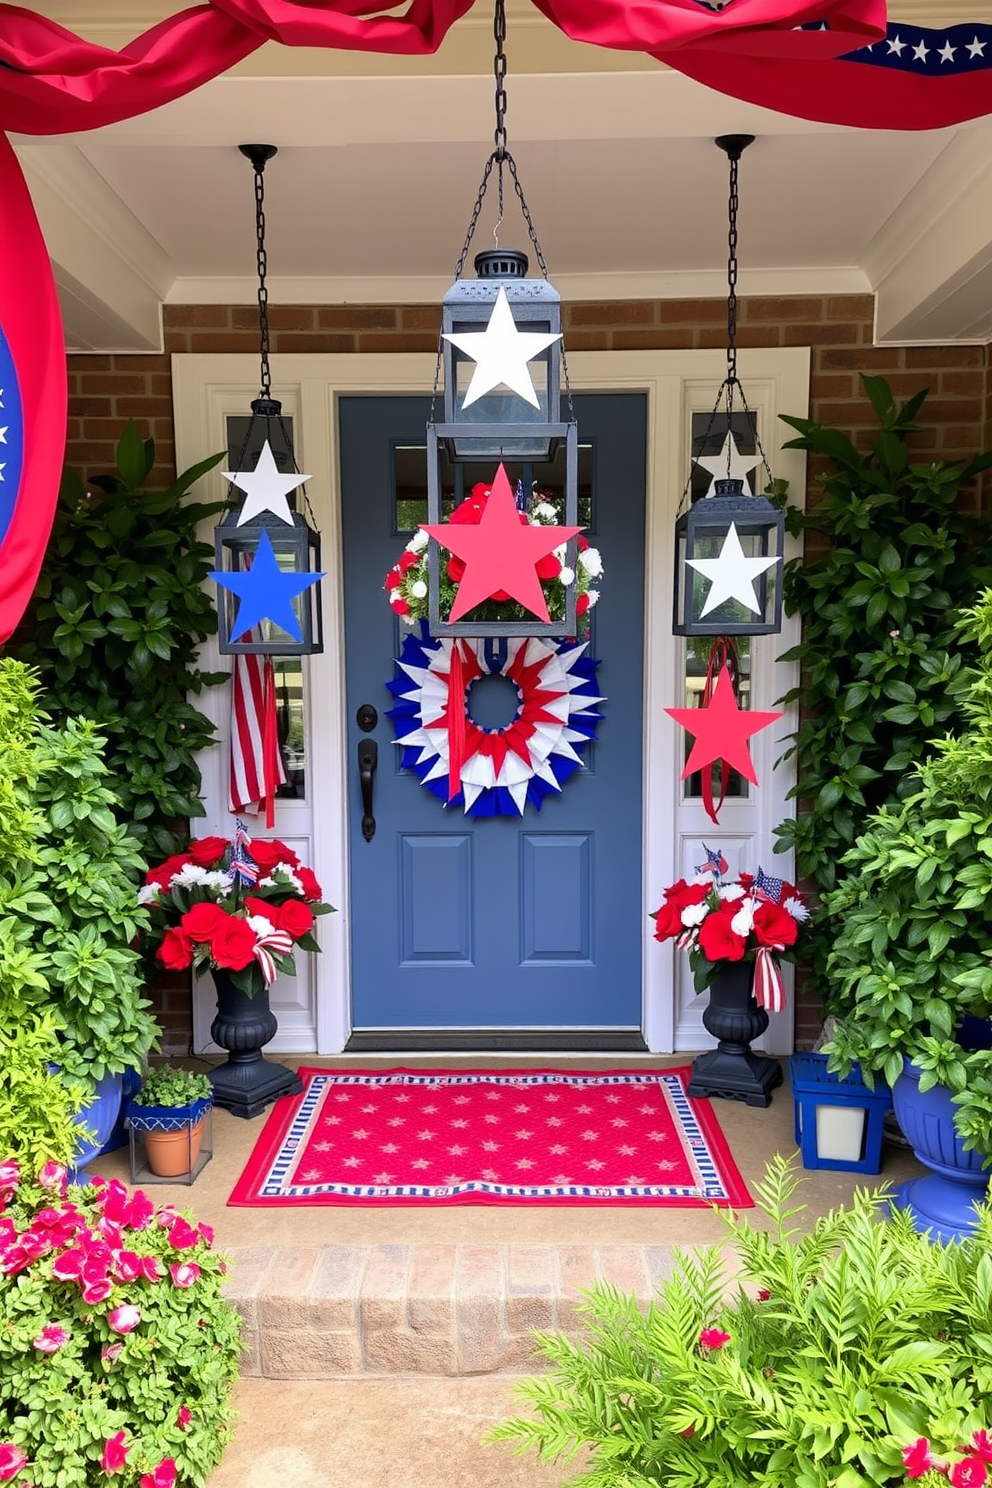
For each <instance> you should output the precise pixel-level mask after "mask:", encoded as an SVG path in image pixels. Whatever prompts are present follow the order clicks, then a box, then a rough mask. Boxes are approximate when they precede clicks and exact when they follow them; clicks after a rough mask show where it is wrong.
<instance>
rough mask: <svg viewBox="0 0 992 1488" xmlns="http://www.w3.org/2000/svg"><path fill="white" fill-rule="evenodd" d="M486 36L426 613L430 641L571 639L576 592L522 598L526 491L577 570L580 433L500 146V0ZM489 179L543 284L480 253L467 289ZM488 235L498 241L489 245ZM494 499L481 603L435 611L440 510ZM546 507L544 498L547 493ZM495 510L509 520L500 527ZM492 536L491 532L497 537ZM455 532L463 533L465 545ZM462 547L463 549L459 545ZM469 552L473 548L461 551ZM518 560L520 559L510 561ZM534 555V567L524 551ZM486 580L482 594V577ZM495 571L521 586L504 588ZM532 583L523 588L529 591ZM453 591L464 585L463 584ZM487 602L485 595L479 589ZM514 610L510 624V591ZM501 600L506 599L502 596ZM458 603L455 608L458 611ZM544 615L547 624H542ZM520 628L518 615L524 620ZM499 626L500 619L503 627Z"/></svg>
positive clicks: (443, 558) (526, 577)
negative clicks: (486, 106)
mask: <svg viewBox="0 0 992 1488" xmlns="http://www.w3.org/2000/svg"><path fill="white" fill-rule="evenodd" d="M493 30H494V36H495V40H496V56H495V62H494V72H495V76H496V130H495V141H496V148H495V149H494V150H493V152H492V154H491V155H490V157H489V159H488V161H487V162H486V167H485V172H484V174H483V178H482V184H481V186H480V188H479V193H478V197H477V199H476V203H475V210H474V212H473V214H472V218H471V221H470V224H469V228H468V233H467V235H466V239H465V244H464V246H463V248H462V252H461V257H460V258H459V260H458V265H457V267H456V269H455V282H454V284H453V285H452V286H451V288H450V289H449V290H448V292H447V293H446V294H445V296H444V300H443V304H442V312H441V340H440V343H439V349H438V369H437V378H436V381H435V388H436V386H437V382H438V381H439V380H440V375H441V371H442V367H443V372H444V422H443V423H435V422H434V407H433V404H432V407H431V418H430V422H429V423H428V427H427V512H428V521H427V523H426V524H425V529H424V530H425V531H427V532H428V534H429V536H430V539H431V541H430V548H429V551H428V561H427V576H428V603H429V615H430V619H429V624H430V629H431V634H432V635H436V636H444V635H451V636H490V637H498V636H511V635H512V636H532V635H533V636H572V635H575V632H576V586H575V584H574V582H573V583H572V584H571V586H570V587H568V586H564V585H563V586H562V593H561V595H559V596H558V602H557V607H556V609H555V612H554V613H552V611H551V610H550V609H549V608H548V606H547V605H546V604H545V603H544V601H543V600H541V599H540V593H538V595H537V598H536V600H535V602H534V604H533V606H531V605H530V604H528V602H527V601H526V600H525V599H521V596H522V595H523V594H525V593H526V592H527V591H528V589H533V588H535V587H536V586H537V581H536V579H534V570H535V565H536V564H537V563H538V562H539V558H540V555H538V554H537V552H536V549H537V539H536V538H535V536H534V534H533V531H528V532H527V533H526V534H525V536H524V537H521V536H520V534H519V532H518V531H515V530H514V527H515V525H518V524H519V523H520V522H522V521H523V520H524V518H526V517H527V516H528V515H529V512H530V503H531V497H532V493H533V492H534V491H535V489H539V488H540V487H541V486H542V485H547V486H550V487H551V488H552V492H553V499H554V503H555V505H556V506H557V521H556V524H555V525H551V526H547V525H546V526H545V527H544V528H543V531H544V532H545V534H546V535H547V536H548V539H549V541H548V542H547V546H546V549H545V552H546V553H550V552H551V551H552V550H555V549H556V550H558V551H559V552H560V551H561V549H562V548H563V549H564V560H563V562H562V563H561V564H560V567H561V571H562V572H565V571H566V570H567V571H570V572H571V573H572V574H573V575H574V573H575V568H576V560H577V553H578V545H577V541H576V536H577V534H578V532H579V530H580V529H579V526H578V520H577V515H578V431H577V427H576V424H575V419H574V417H573V414H572V400H571V394H570V392H569V391H568V385H567V375H566V376H565V382H566V398H567V405H568V406H567V417H566V418H565V419H563V418H562V413H561V381H562V376H563V373H564V368H565V364H564V353H563V349H562V333H561V297H560V295H559V294H558V291H557V290H556V289H555V288H554V286H553V285H552V284H551V282H550V280H549V278H548V267H547V264H546V262H545V259H544V254H543V252H542V250H541V245H540V243H539V241H538V238H537V234H536V232H535V230H534V224H533V222H532V220H531V215H530V211H529V209H528V207H527V203H526V200H525V199H524V194H523V189H522V187H521V185H520V181H519V178H518V175H517V167H516V163H515V161H514V159H513V156H512V155H511V154H510V151H509V150H508V149H507V145H506V124H505V112H506V91H505V88H504V86H503V82H504V79H505V75H506V56H505V53H504V51H503V42H504V40H505V37H506V16H505V7H504V0H496V3H495V20H494V28H493ZM494 169H495V172H496V178H497V182H498V195H499V222H498V223H497V231H498V228H499V225H500V223H502V220H503V197H504V172H506V171H508V172H509V174H510V176H511V177H512V181H513V186H514V190H515V192H516V195H517V198H518V200H519V202H520V206H521V210H522V212H523V216H524V220H525V222H526V224H527V229H528V233H529V235H530V241H531V244H532V245H533V248H534V252H535V256H536V258H537V262H538V265H539V267H540V269H541V276H542V277H541V278H533V279H532V278H528V277H527V269H528V262H529V261H528V257H527V255H526V254H525V253H521V252H519V251H517V250H515V249H503V248H499V247H496V248H494V249H490V250H488V251H486V252H483V253H478V254H477V255H476V256H475V260H474V262H475V270H476V278H475V279H464V278H463V277H462V270H463V268H464V266H465V262H466V260H467V258H468V253H469V249H470V247H471V243H472V238H473V236H474V233H475V227H476V223H477V222H478V219H479V213H480V212H481V210H482V205H483V201H484V198H485V195H486V189H487V186H488V183H489V179H490V175H491V174H492V172H493V171H494ZM494 236H495V234H494ZM507 485H508V486H509V489H510V491H511V492H513V493H514V497H513V499H514V501H515V504H516V509H517V513H518V517H517V519H516V523H515V522H514V519H513V518H512V517H510V516H508V515H507V512H508V509H509V508H508V498H507V497H506V494H505V488H506V486H507ZM480 486H481V487H482V488H483V489H485V490H486V491H487V492H488V491H490V490H491V491H492V493H493V494H492V496H491V497H487V500H488V501H489V502H490V503H491V506H492V509H491V510H490V509H489V508H488V507H487V510H486V513H485V515H484V516H483V518H482V523H480V526H481V525H483V524H484V525H486V527H487V530H488V531H491V533H492V539H493V541H492V548H491V550H490V551H489V552H487V553H485V554H483V555H482V556H481V557H474V558H473V559H472V560H470V561H473V562H474V564H475V566H474V568H473V571H472V592H473V594H476V595H478V596H479V600H480V602H479V603H473V604H472V606H471V607H470V608H469V609H468V611H467V612H466V609H465V605H464V598H465V594H464V592H460V594H459V596H458V597H456V600H455V602H454V603H453V604H449V605H443V604H442V594H441V588H442V586H441V571H442V565H444V568H445V572H446V573H449V574H450V572H451V563H450V559H449V557H448V553H453V554H455V555H456V559H457V561H459V562H460V561H461V559H460V558H458V555H457V549H456V548H455V546H454V543H453V544H452V546H451V547H450V548H449V549H448V552H443V551H442V550H443V549H445V547H446V543H445V538H446V537H447V536H448V531H447V529H448V528H449V526H450V529H451V533H452V536H453V537H454V536H455V535H456V526H457V525H458V520H459V519H458V518H457V517H456V522H455V523H454V524H448V523H445V522H444V521H443V516H444V514H445V512H446V510H450V509H451V508H458V507H459V506H460V504H461V503H462V502H463V501H464V500H465V498H466V497H467V496H468V495H469V493H470V492H471V491H473V490H475V489H478V488H479V487H480ZM541 494H542V500H546V499H547V498H546V497H545V496H544V493H543V492H542V493H541ZM497 507H498V508H499V510H500V511H501V512H502V513H503V515H504V518H505V520H504V521H503V523H502V525H500V524H499V523H498V522H497V521H496V509H497ZM498 529H499V530H498ZM463 533H464V527H462V528H461V529H460V532H459V534H457V535H463ZM463 545H464V544H463ZM469 546H472V544H471V543H470V544H469ZM516 549H518V550H519V551H517V552H514V550H516ZM532 553H533V554H534V556H533V557H531V556H530V555H531V554H532ZM483 570H484V571H485V573H486V574H491V576H492V584H491V586H490V587H488V588H486V587H485V582H484V579H483V578H482V577H479V575H480V573H481V572H482V571H483ZM500 574H508V575H509V576H510V578H511V579H515V580H516V581H517V587H516V588H515V589H514V587H513V585H512V584H511V583H510V582H507V583H503V582H499V581H498V580H499V575H500ZM528 581H532V582H528ZM459 582H460V584H463V583H465V580H461V581H459ZM483 591H484V592H483ZM507 593H510V594H511V603H513V604H514V605H515V606H517V608H518V613H516V614H515V615H514V616H512V617H510V616H506V612H507V600H506V594H507ZM501 595H502V596H503V598H502V599H501V598H500V596H501ZM460 601H462V603H461V605H460V603H459V602H460ZM542 611H543V613H542ZM524 614H525V615H526V618H521V616H522V615H524ZM504 616H506V618H503V617H504Z"/></svg>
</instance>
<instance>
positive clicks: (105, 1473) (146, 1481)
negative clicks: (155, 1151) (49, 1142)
mask: <svg viewBox="0 0 992 1488" xmlns="http://www.w3.org/2000/svg"><path fill="white" fill-rule="evenodd" d="M212 1241H213V1235H212V1234H211V1231H210V1228H209V1226H207V1225H196V1224H195V1223H194V1222H193V1221H192V1220H191V1219H190V1218H189V1217H188V1216H184V1215H181V1214H177V1213H176V1211H175V1210H173V1209H169V1208H165V1209H159V1210H156V1208H155V1206H154V1204H153V1203H152V1201H151V1200H150V1199H149V1198H148V1197H147V1196H146V1195H145V1194H144V1193H142V1192H141V1191H140V1190H136V1191H134V1192H133V1193H132V1192H130V1191H129V1190H128V1189H127V1188H126V1187H125V1186H124V1184H122V1183H119V1182H117V1181H116V1180H113V1181H111V1182H109V1183H107V1182H104V1181H103V1180H102V1179H100V1178H95V1179H93V1180H92V1182H90V1183H88V1184H86V1185H85V1186H84V1187H72V1188H70V1187H68V1186H67V1183H66V1170H65V1168H64V1167H62V1166H60V1165H59V1164H57V1163H54V1162H50V1163H46V1164H45V1166H44V1167H43V1168H42V1170H41V1172H40V1174H39V1175H38V1178H37V1179H35V1180H32V1179H30V1178H29V1177H27V1176H25V1175H24V1174H22V1173H21V1172H20V1170H19V1168H18V1165H17V1163H16V1162H6V1163H0V1484H3V1483H11V1484H13V1485H14V1488H97V1485H101V1488H194V1485H196V1488H199V1485H202V1484H204V1483H205V1482H206V1479H207V1476H208V1474H209V1473H210V1471H211V1469H212V1468H213V1467H215V1466H216V1464H217V1462H218V1461H219V1459H220V1456H221V1452H222V1451H223V1446H224V1442H225V1440H226V1437H227V1433H228V1429H229V1423H230V1421H231V1418H232V1413H231V1410H230V1406H229V1394H230V1389H231V1385H232V1383H233V1382H234V1380H235V1378H236V1375H237V1358H238V1351H239V1342H238V1335H239V1321H238V1318H237V1315H236V1313H235V1312H234V1310H233V1308H232V1307H231V1306H230V1305H229V1304H228V1303H226V1302H225V1301H224V1299H223V1297H222V1296H221V1294H220V1283H221V1279H222V1276H223V1271H224V1264H223V1261H222V1260H221V1258H220V1257H219V1256H218V1255H217V1254H216V1252H215V1251H214V1250H213V1249H212Z"/></svg>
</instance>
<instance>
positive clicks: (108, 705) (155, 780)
mask: <svg viewBox="0 0 992 1488" xmlns="http://www.w3.org/2000/svg"><path fill="white" fill-rule="evenodd" d="M222 459H223V454H218V455H214V456H212V457H211V458H210V459H208V460H203V461H201V462H200V464H198V465H194V466H193V467H192V468H191V469H189V470H187V471H184V473H183V474H182V475H180V477H179V478H178V480H176V481H175V482H174V483H173V484H172V485H171V486H169V487H168V489H166V490H162V489H152V490H145V489H143V487H144V483H145V482H146V480H147V479H148V476H149V475H150V474H151V471H152V469H153V467H154V463H155V445H154V442H153V441H152V440H150V439H148V440H144V441H143V440H142V439H141V437H140V436H139V434H138V431H137V429H136V427H135V425H134V423H133V422H132V423H129V424H128V426H127V428H126V429H125V430H124V434H123V436H122V438H121V441H120V443H119V445H118V448H117V472H116V474H114V475H109V476H106V477H104V476H100V477H97V478H96V479H94V480H93V481H91V482H90V486H89V487H88V488H87V487H85V486H84V485H83V483H82V481H81V480H80V479H79V477H78V476H76V475H74V474H73V473H72V472H71V471H66V472H65V475H64V477H63V482H62V490H61V493H60V498H59V506H58V511H57V514H56V518H55V525H54V528H53V532H52V538H51V542H50V544H49V548H48V552H47V554H46V557H45V563H44V566H43V569H42V575H41V579H40V581H39V584H38V587H37V589H36V590H35V594H34V597H33V599H32V602H31V604H30V606H29V608H28V612H27V615H26V616H25V620H24V623H23V624H22V626H21V628H20V630H19V632H18V634H17V636H16V637H15V639H14V642H13V643H12V645H11V646H10V647H9V648H8V650H9V652H10V654H11V655H14V656H17V657H19V658H20V659H21V660H23V661H28V662H30V663H32V664H33V665H35V666H36V667H37V668H38V674H39V676H40V678H41V681H42V687H43V694H42V699H41V701H42V706H43V707H45V708H46V709H47V710H48V711H49V712H50V713H51V714H52V716H53V717H54V718H58V719H60V718H71V717H76V718H89V719H92V720H93V721H94V722H95V723H96V725H97V727H98V729H99V732H100V733H101V735H103V737H104V738H105V739H106V740H107V753H106V759H107V764H108V766H109V768H110V770H111V772H112V774H113V775H114V776H115V778H116V779H117V781H118V784H119V802H118V803H116V806H115V810H116V811H117V814H118V816H119V819H120V820H121V821H122V822H125V823H126V824H127V825H128V827H129V830H130V833H131V835H132V836H135V837H137V838H138V839H139V841H141V842H142V844H143V846H144V847H145V852H146V855H147V856H154V855H155V854H157V853H159V852H173V851H175V849H176V848H177V846H178V845H179V843H180V841H181V840H183V838H182V830H183V829H182V827H181V826H180V825H179V822H180V819H183V818H190V817H196V816H202V815H203V807H202V805H201V802H200V799H199V791H200V784H201V780H200V771H199V768H198V766H197V762H196V754H197V752H198V751H199V750H201V749H203V748H205V747H206V745H208V744H210V743H211V742H212V740H213V733H214V730H213V725H212V724H211V722H210V720H209V719H207V718H206V717H205V716H204V715H203V714H202V713H201V712H199V711H198V710H197V709H196V708H195V707H193V706H192V705H191V703H190V702H189V701H188V697H189V696H190V695H194V694H198V693H200V692H202V691H203V689H204V688H205V687H207V686H209V685H211V684H213V683H217V682H221V681H226V680H227V673H226V672H225V673H212V672H204V671H201V670H200V669H199V666H198V664H197V652H198V649H199V646H200V644H201V643H202V642H203V641H204V640H205V639H206V638H207V637H208V636H210V635H213V634H214V632H215V631H216V629H217V616H216V608H215V605H214V600H213V598H212V596H211V594H210V593H209V592H208V591H207V590H206V589H204V588H203V580H204V579H205V577H206V575H207V573H208V572H209V570H210V569H211V568H212V567H213V550H212V548H210V547H209V545H208V544H206V543H204V542H202V541H200V539H199V537H198V536H197V524H198V523H200V522H201V521H203V520H204V519H206V518H208V517H210V516H212V515H214V514H215V513H217V512H219V511H221V510H223V507H224V503H222V502H213V503H202V502H189V501H186V500H185V497H186V494H187V492H188V491H189V490H190V488H191V486H193V485H194V484H195V482H196V481H197V480H199V479H200V477H201V476H202V475H204V474H205V473H206V472H207V471H208V470H211V469H212V468H213V467H214V466H215V465H217V464H218V463H219V461H220V460H222ZM0 799H2V798H0ZM146 844H147V845H146Z"/></svg>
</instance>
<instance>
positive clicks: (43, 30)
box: [0, 0, 472, 134]
mask: <svg viewBox="0 0 992 1488" xmlns="http://www.w3.org/2000/svg"><path fill="white" fill-rule="evenodd" d="M471 3H472V0H412V3H411V5H410V6H409V8H408V9H407V11H406V12H405V13H404V14H403V15H401V16H395V15H378V14H376V12H377V11H378V10H380V9H381V7H380V6H378V5H374V4H369V3H367V0H366V3H361V0H333V3H332V0H322V3H320V4H319V6H318V5H314V4H304V3H299V0H214V3H213V4H212V5H197V6H194V7H193V8H192V9H190V10H184V11H181V12H180V13H179V14H178V15H174V16H170V17H169V18H168V19H167V20H164V21H162V22H160V24H159V25H157V26H153V27H152V29H151V30H150V31H146V32H144V34H143V35H141V36H139V37H137V38H136V39H135V40H134V41H132V42H130V43H129V44H128V45H127V46H126V47H123V48H122V49H121V51H119V52H114V51H111V50H109V49H108V48H106V47H101V46H96V45H95V44H94V43H92V42H88V41H83V40H82V38H81V37H79V36H75V35H74V34H73V33H72V32H71V31H67V30H65V28H64V27H62V26H58V25H56V24H55V22H54V21H49V20H47V19H46V18H45V17H44V16H39V15H35V14H33V12H31V11H29V10H24V9H22V8H21V7H20V6H16V5H2V4H0V63H3V64H5V68H4V69H3V70H0V127H2V128H4V129H6V130H8V131H12V132H18V133H22V134H61V133H64V132H70V131H76V130H81V129H98V128H100V127H102V126H103V125H104V124H114V123H116V122H117V121H118V120H120V119H130V118H133V117H134V116H135V115H136V114H143V113H147V112H148V111H149V110H150V109H154V108H158V107H159V106H160V105H161V104H163V103H169V102H171V100H172V99H174V98H180V97H182V95H183V94H184V93H190V92H192V90H193V89H194V88H198V87H200V85H201V83H206V82H209V81H210V79H211V78H213V77H216V76H217V75H218V74H219V73H222V72H226V71H227V69H228V68H230V67H233V66H234V64H235V63H236V62H240V61H241V59H242V58H243V57H247V56H248V55H249V54H250V53H251V52H254V51H256V50H257V49H258V48H259V47H260V46H262V45H263V43H265V42H266V41H278V42H282V43H283V44H284V45H286V46H315V47H318V46H324V47H335V48H338V49H342V50H352V51H355V50H358V51H368V52H393V53H401V54H403V55H409V56H414V55H420V54H423V53H425V52H433V51H436V50H437V48H438V47H439V46H440V44H441V42H442V40H443V39H444V36H445V34H446V33H447V31H448V28H449V27H450V26H451V24H452V22H453V21H456V20H457V19H458V17H459V16H460V15H463V14H464V12H465V11H466V10H468V9H469V6H470V5H471ZM8 69H12V70H8Z"/></svg>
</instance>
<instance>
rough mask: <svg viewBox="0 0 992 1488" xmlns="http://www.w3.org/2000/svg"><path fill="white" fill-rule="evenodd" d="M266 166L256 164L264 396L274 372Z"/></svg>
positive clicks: (266, 395)
mask: <svg viewBox="0 0 992 1488" xmlns="http://www.w3.org/2000/svg"><path fill="white" fill-rule="evenodd" d="M264 171H265V167H264V165H262V166H258V165H256V166H255V237H256V240H257V245H258V246H257V263H258V341H259V355H260V358H261V364H262V365H261V379H260V380H261V392H260V394H259V396H260V397H262V398H270V397H271V396H272V374H271V372H270V371H269V291H268V289H267V288H266V284H265V275H266V273H267V271H268V260H267V258H266V254H265V176H264Z"/></svg>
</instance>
